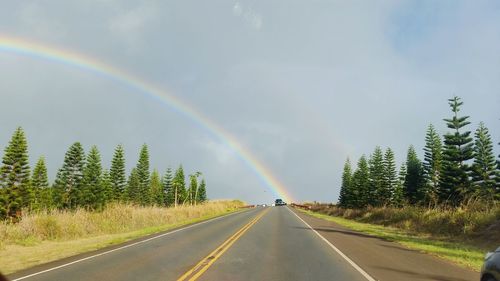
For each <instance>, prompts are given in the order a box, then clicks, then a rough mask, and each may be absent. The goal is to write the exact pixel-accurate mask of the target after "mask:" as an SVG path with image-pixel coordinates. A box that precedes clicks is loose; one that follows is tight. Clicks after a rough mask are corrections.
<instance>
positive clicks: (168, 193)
mask: <svg viewBox="0 0 500 281" xmlns="http://www.w3.org/2000/svg"><path fill="white" fill-rule="evenodd" d="M161 182H162V185H163V192H164V194H165V203H164V205H165V206H167V207H170V206H172V205H174V200H175V195H174V189H173V188H172V169H171V168H170V167H169V168H167V171H166V172H165V175H164V176H163V178H162V180H161Z"/></svg>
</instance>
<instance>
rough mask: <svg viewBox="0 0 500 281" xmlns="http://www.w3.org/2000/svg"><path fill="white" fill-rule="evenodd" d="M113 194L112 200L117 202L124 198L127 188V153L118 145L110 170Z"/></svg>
mask: <svg viewBox="0 0 500 281" xmlns="http://www.w3.org/2000/svg"><path fill="white" fill-rule="evenodd" d="M110 177H111V184H112V187H113V188H112V193H111V200H113V201H116V200H120V199H122V198H123V196H124V193H125V188H126V186H127V176H126V175H125V151H124V150H123V146H122V145H118V146H117V147H116V149H115V153H114V155H113V160H112V161H111V170H110Z"/></svg>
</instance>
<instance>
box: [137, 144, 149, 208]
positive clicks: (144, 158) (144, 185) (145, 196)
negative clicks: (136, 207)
mask: <svg viewBox="0 0 500 281" xmlns="http://www.w3.org/2000/svg"><path fill="white" fill-rule="evenodd" d="M149 173H150V172H149V152H148V146H147V145H146V144H144V145H142V148H141V153H140V155H139V161H138V163H137V177H138V179H139V193H140V194H141V195H140V197H139V202H140V204H141V205H143V206H145V205H148V204H150V202H151V193H150V192H149Z"/></svg>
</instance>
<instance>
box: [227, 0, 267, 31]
mask: <svg viewBox="0 0 500 281" xmlns="http://www.w3.org/2000/svg"><path fill="white" fill-rule="evenodd" d="M233 14H234V15H235V16H237V17H240V18H241V19H242V20H243V22H244V23H245V24H247V25H248V26H250V27H252V28H254V29H256V30H260V29H261V28H262V25H263V19H262V15H261V14H260V13H258V12H256V11H255V10H254V9H253V8H252V7H250V6H246V7H243V5H242V4H241V3H240V2H236V3H235V4H234V6H233Z"/></svg>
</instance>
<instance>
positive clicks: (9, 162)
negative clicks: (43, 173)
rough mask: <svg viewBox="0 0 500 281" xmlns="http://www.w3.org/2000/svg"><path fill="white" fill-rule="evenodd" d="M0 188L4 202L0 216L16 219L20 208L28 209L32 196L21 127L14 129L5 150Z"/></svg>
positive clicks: (26, 152) (0, 169)
mask: <svg viewBox="0 0 500 281" xmlns="http://www.w3.org/2000/svg"><path fill="white" fill-rule="evenodd" d="M0 186H1V188H2V193H3V201H4V202H3V206H1V207H0V209H2V210H0V215H1V214H3V215H4V216H5V215H6V216H9V217H17V216H18V215H19V213H20V211H21V209H22V208H24V207H30V205H31V203H32V200H33V194H32V191H31V186H30V167H29V163H28V142H27V141H26V137H25V135H24V131H23V129H22V128H21V127H18V128H17V129H16V131H15V132H14V134H13V136H12V138H11V140H10V142H9V145H8V146H7V147H6V148H5V154H4V156H3V161H2V167H1V168H0Z"/></svg>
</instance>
